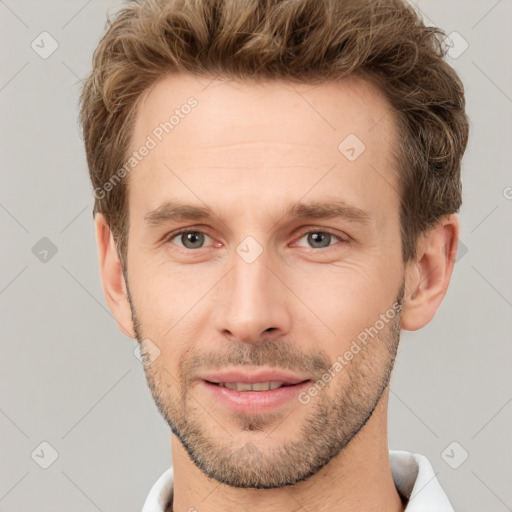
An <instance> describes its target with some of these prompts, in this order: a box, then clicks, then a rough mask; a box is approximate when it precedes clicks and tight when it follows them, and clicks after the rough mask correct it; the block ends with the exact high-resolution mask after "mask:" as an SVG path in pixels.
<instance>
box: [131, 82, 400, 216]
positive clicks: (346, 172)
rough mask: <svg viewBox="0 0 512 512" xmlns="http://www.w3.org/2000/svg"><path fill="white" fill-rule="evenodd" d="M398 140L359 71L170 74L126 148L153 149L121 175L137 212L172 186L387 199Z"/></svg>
mask: <svg viewBox="0 0 512 512" xmlns="http://www.w3.org/2000/svg"><path fill="white" fill-rule="evenodd" d="M396 140H397V134H396V126H395V122H394V116H393V114H392V111H391V109H390V106H389V104H388V103H387V101H386V99H385V98H384V96H383V95H382V94H381V93H380V92H379V90H378V89H377V88H376V87H375V86H373V85H372V84H371V83H369V82H368V81H366V80H363V79H360V78H350V79H343V80H341V81H338V82H324V83H323V84H321V85H315V86H313V85H305V84H293V83H285V82H278V81H273V82H262V83H256V82H252V81H242V82H235V81H229V80H219V79H214V78H204V77H203V78H198V77H192V76H189V75H170V76H168V77H165V78H164V79H162V80H161V81H159V82H158V83H157V84H156V85H155V86H154V87H152V88H151V89H150V90H148V91H147V93H146V94H145V96H144V97H143V101H142V102H141V104H140V107H139V110H138V113H137V116H136V120H135V125H134V132H133V137H132V143H131V148H130V152H133V151H136V152H140V151H139V150H140V149H141V148H143V147H144V146H147V147H150V149H149V150H146V151H144V153H145V156H144V157H143V158H140V159H139V160H138V161H137V162H136V165H135V166H134V167H133V170H132V171H131V172H130V174H129V177H128V178H129V179H128V183H129V187H128V196H129V204H130V211H131V210H132V208H136V209H137V210H140V211H141V215H142V214H143V212H142V210H143V211H144V212H146V211H148V210H149V209H154V208H156V207H157V206H158V204H160V203H162V202H164V201H165V199H166V196H169V195H173V196H176V192H177V190H178V189H179V190H181V191H182V192H184V193H185V194H186V195H187V197H188V198H189V199H191V200H192V199H195V201H194V202H195V203H197V202H198V201H197V200H198V199H200V198H204V200H215V198H217V199H218V200H219V201H221V202H222V203H223V204H224V205H226V203H227V202H228V203H229V201H230V198H233V197H234V195H233V194H236V195H237V197H239V196H240V195H247V197H253V196H254V195H255V194H259V195H260V199H261V202H260V204H264V203H265V200H268V201H269V202H270V203H272V202H273V201H275V200H277V198H278V197H279V198H281V199H282V198H283V196H284V195H286V194H288V195H289V196H290V198H291V197H292V196H297V197H295V199H299V198H300V196H301V195H304V193H306V192H307V190H306V189H307V188H311V187H313V185H314V183H315V182H318V184H317V185H314V190H312V192H313V193H315V192H316V193H318V194H321V193H325V192H326V191H329V192H330V193H332V192H333V191H335V190H339V191H340V193H342V195H344V199H353V200H354V201H356V202H357V201H358V200H359V201H360V202H361V201H362V202H366V203H371V204H372V205H373V207H379V205H380V206H385V205H384V203H385V202H386V201H388V202H389V201H391V202H395V203H396V202H397V200H398V198H397V197H396V194H397V188H398V187H397V185H396V176H395V162H394V157H393V154H394V153H393V150H394V148H395V147H396V144H397V142H396ZM333 168H335V172H329V173H328V176H327V177H326V178H322V176H325V175H326V172H327V171H328V170H329V169H333ZM187 185H188V189H189V190H188V191H187ZM213 192H215V194H213ZM370 192H371V193H370ZM262 194H263V195H264V197H261V196H262ZM194 196H195V197H194ZM347 196H352V197H347Z"/></svg>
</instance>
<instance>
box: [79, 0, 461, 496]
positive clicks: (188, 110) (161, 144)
mask: <svg viewBox="0 0 512 512" xmlns="http://www.w3.org/2000/svg"><path fill="white" fill-rule="evenodd" d="M441 37H442V32H441V31H440V30H439V29H435V28H431V27H425V26H424V24H423V23H422V21H421V20H420V19H419V18H418V16H417V14H416V13H415V12H414V10H413V9H412V8H410V7H409V6H408V5H407V4H405V3H403V2H402V1H399V0H389V1H379V2H374V1H370V0H368V1H360V0H358V1H347V2H339V1H335V0H296V1H294V2H287V1H281V2H266V1H262V0H260V1H256V0H254V1H247V2H231V1H228V0H213V1H211V0H209V1H204V2H189V1H179V0H171V1H158V0H150V1H146V2H142V3H139V2H132V3H130V4H129V5H127V6H126V7H124V8H123V9H122V10H121V11H120V12H119V13H118V14H117V15H116V17H115V19H113V20H111V21H110V26H109V29H108V31H107V33H106V34H105V36H104V37H103V39H102V40H101V42H100V44H99V46H98V48H97V50H96V52H95V54H94V61H93V71H92V73H91V75H90V77H89V78H88V80H87V81H86V83H85V86H84V89H83V92H82V97H81V101H82V110H81V122H82V125H83V129H84V139H85V146H86V152H87V159H88V165H89V170H90V176H91V180H92V184H93V188H94V190H95V206H94V212H93V213H94V215H95V218H96V228H97V237H98V244H99V248H100V267H101V272H102V279H103V285H104V290H105V295H106V298H107V301H108V304H109V306H110V308H111V310H112V311H113V313H114V315H115V317H116V320H117V322H118V324H119V326H120V328H121V330H123V332H125V333H126V334H127V335H129V336H132V337H136V338H137V339H138V341H139V342H140V343H141V345H142V350H143V351H144V350H145V348H148V347H149V350H148V353H150V352H151V353H152V354H155V353H156V354H157V355H158V357H150V356H149V355H148V354H146V356H147V357H146V364H145V371H146V375H147V378H148V383H149V385H150V388H151V390H152V393H153V396H154V398H155V401H156V403H157V405H158V407H159V410H160V412H161V413H162V415H163V416H164V418H165V419H166V421H167V422H168V423H169V425H170V426H171V428H172V430H173V432H174V433H175V434H176V436H177V437H178V439H179V440H180V441H181V443H182V445H183V446H184V448H185V449H186V450H187V452H188V454H189V455H190V457H191V459H192V460H193V461H194V463H195V464H196V465H197V466H198V467H199V468H201V469H202V470H203V471H204V472H205V473H206V474H207V475H209V476H211V477H213V478H215V479H217V480H218V481H222V482H224V483H227V484H229V485H233V486H241V487H279V486H283V485H291V484H294V483H296V482H298V481H301V480H304V479H306V478H308V477H309V476H311V475H313V474H314V473H316V472H317V471H319V470H320V469H321V468H322V467H323V466H325V465H326V464H327V463H328V462H329V461H330V460H332V459H333V458H334V457H336V456H337V455H339V454H341V453H342V452H343V449H344V448H345V447H346V446H347V445H349V443H350V442H351V441H353V439H354V437H355V436H356V434H358V433H359V432H361V431H362V429H363V428H364V427H365V425H366V424H367V422H368V421H369V420H370V418H371V417H372V415H374V414H375V411H376V410H377V407H378V404H379V403H381V402H382V400H383V397H385V391H386V389H387V386H388V384H389V379H390V375H391V370H392V367H393V362H394V359H395V356H396V350H397V347H398V341H399V335H400V330H401V329H402V328H404V329H409V330H415V329H419V328H421V327H423V326H424V325H425V324H426V323H428V322H429V321H430V320H431V318H432V317H433V316H434V314H435V312H436V310H437V308H438V306H439V304H440V303H441V301H442V299H443V297H444V294H445V292H446V289H447V287H448V283H449V280H450V276H451V272H452V268H453V262H454V256H455V252H456V245H457V236H458V224H457V220H456V217H455V213H457V211H458V210H459V208H460V204H461V182H460V163H461V158H462V155H463V153H464V150H465V146H466V142H467V136H468V122H467V118H466V115H465V112H464V95H463V88H462V85H461V83H460V80H459V79H458V77H457V75H456V73H455V72H454V70H453V69H452V68H451V67H450V66H449V65H448V64H447V63H446V62H445V61H444V60H443V49H442V44H441ZM183 230H184V232H183ZM144 340H146V341H144ZM227 371H229V372H238V373H240V372H242V373H244V372H245V374H246V375H252V376H253V377H254V376H257V375H258V372H259V373H260V374H261V375H263V373H266V374H268V375H271V374H273V373H272V372H274V374H276V372H277V374H279V372H281V374H283V375H284V374H286V375H284V376H283V379H286V378H289V380H292V381H297V382H298V383H297V384H296V385H295V387H293V386H290V388H293V389H291V390H290V396H292V398H291V399H290V398H288V399H286V400H284V399H283V402H282V403H280V404H279V405H274V406H273V407H266V406H262V405H261V404H260V405H255V406H254V407H253V408H251V409H250V410H247V408H246V407H236V406H233V405H232V404H231V405H227V403H226V402H225V400H224V399H223V398H219V396H220V395H219V389H218V388H219V386H218V385H217V384H212V383H211V382H212V381H215V379H218V378H220V377H219V373H220V374H222V375H221V377H222V378H225V379H227V378H228V377H227V376H226V375H227V374H226V373H225V372H227ZM262 372H263V373H262ZM236 378H239V377H236ZM262 378H263V377H262ZM264 378H267V377H264ZM269 378H270V377H269ZM276 380H279V379H276ZM221 382H222V381H221ZM300 382H302V384H300ZM322 383H323V384H322ZM221 387H222V386H221ZM315 389H316V391H315ZM251 393H257V392H256V391H254V392H251ZM280 393H281V394H282V395H283V396H284V393H282V392H280ZM255 403H256V402H255ZM244 461H245V462H247V461H249V462H250V463H246V464H244V463H243V462H244Z"/></svg>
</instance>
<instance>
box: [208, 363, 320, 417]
mask: <svg viewBox="0 0 512 512" xmlns="http://www.w3.org/2000/svg"><path fill="white" fill-rule="evenodd" d="M200 383H201V384H202V387H203V388H204V389H205V391H207V392H208V393H209V398H210V399H213V401H214V404H215V405H217V406H220V407H228V408H229V409H231V410H233V411H235V412H238V413H245V414H258V413H259V414H262V413H265V412H270V411H271V410H275V409H277V408H280V407H283V406H285V405H286V404H289V403H291V402H292V401H293V399H294V398H296V397H297V395H298V394H299V393H300V392H301V391H302V390H304V389H305V388H307V387H308V386H309V385H310V384H311V379H310V378H308V376H301V375H293V374H290V373H287V372H278V371H260V372H256V373H245V372H239V371H236V372H223V373H218V374H209V375H205V376H202V378H201V379H200ZM297 402H298V400H297Z"/></svg>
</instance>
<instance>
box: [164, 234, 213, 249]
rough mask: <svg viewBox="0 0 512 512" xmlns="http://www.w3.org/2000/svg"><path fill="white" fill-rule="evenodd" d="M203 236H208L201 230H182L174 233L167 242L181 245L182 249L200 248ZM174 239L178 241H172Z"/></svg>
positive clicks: (203, 239)
mask: <svg viewBox="0 0 512 512" xmlns="http://www.w3.org/2000/svg"><path fill="white" fill-rule="evenodd" d="M205 238H210V237H209V236H208V235H207V234H206V233H203V232H202V231H192V230H183V231H180V232H178V233H175V234H174V235H173V236H172V237H170V238H169V239H168V242H172V243H175V244H176V245H177V246H178V247H183V248H184V249H202V248H203V245H204V242H205ZM175 239H176V240H178V242H173V240H175Z"/></svg>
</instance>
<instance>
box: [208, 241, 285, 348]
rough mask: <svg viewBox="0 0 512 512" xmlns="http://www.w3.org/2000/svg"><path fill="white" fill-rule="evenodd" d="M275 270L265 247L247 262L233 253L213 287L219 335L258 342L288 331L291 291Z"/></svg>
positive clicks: (216, 325) (232, 339)
mask: <svg viewBox="0 0 512 512" xmlns="http://www.w3.org/2000/svg"><path fill="white" fill-rule="evenodd" d="M276 274H278V272H276V269H275V268H272V270H271V269H270V268H269V259H268V258H267V256H266V254H265V251H263V253H262V254H261V255H260V256H259V257H258V258H257V259H256V260H255V261H252V262H250V263H248V262H247V261H245V260H244V259H243V258H242V257H240V256H239V255H238V254H236V253H235V254H234V255H233V268H232V269H231V271H230V272H229V273H228V274H227V275H226V277H225V278H224V279H223V280H222V281H221V282H220V283H219V285H218V288H217V290H216V296H217V297H216V298H217V301H216V306H217V307H216V311H215V327H216V329H217V330H218V332H220V333H221V335H223V336H224V337H227V338H228V339H230V340H231V341H240V342H245V343H259V342H261V341H263V340H265V339H266V340H268V339H270V338H274V339H275V338H279V337H280V336H283V335H285V334H287V333H288V332H289V331H290V326H291V316H290V309H289V305H290V296H289V295H290V292H289V291H288V290H287V288H286V286H285V285H284V284H283V282H282V281H281V280H280V279H279V278H278V277H276Z"/></svg>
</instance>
